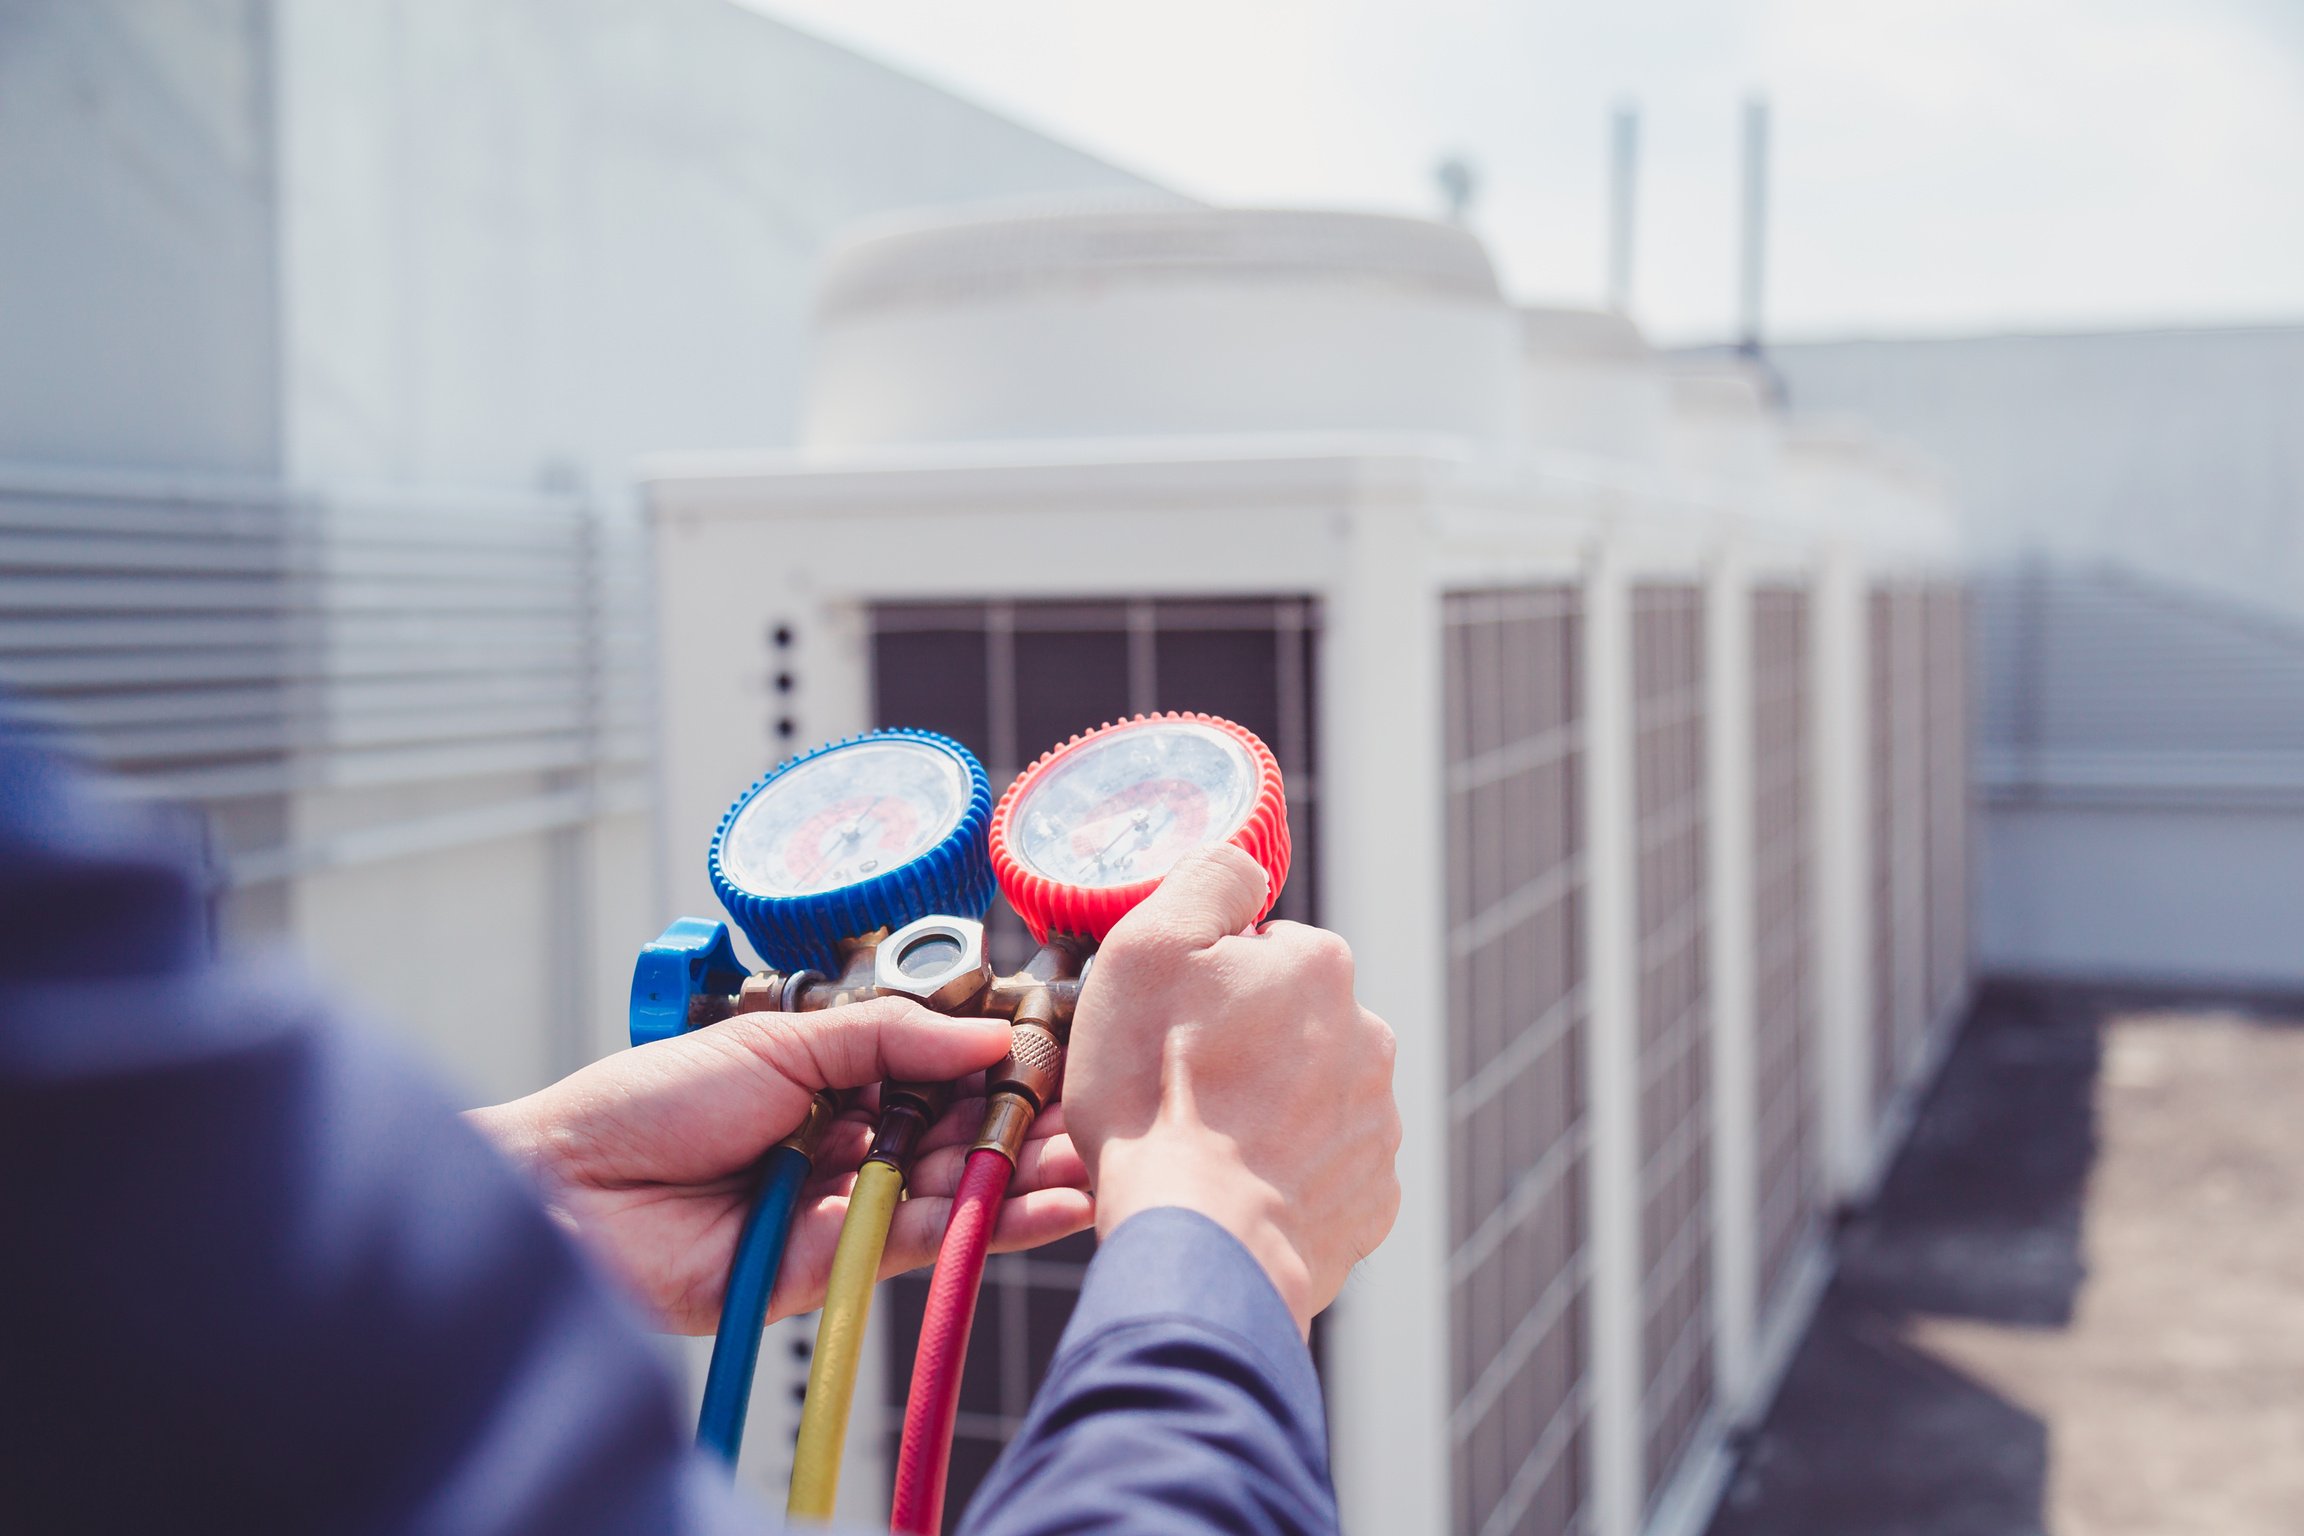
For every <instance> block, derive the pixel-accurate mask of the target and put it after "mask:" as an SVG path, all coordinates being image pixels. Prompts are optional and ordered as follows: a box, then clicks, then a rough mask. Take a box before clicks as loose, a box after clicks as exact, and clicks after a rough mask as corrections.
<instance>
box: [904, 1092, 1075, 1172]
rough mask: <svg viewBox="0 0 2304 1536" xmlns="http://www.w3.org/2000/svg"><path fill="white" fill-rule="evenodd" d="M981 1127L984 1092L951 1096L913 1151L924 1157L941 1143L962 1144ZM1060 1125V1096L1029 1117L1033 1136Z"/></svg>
mask: <svg viewBox="0 0 2304 1536" xmlns="http://www.w3.org/2000/svg"><path fill="white" fill-rule="evenodd" d="M983 1129H984V1096H983V1095H982V1094H977V1095H976V1096H974V1097H972V1098H966V1099H957V1100H954V1101H953V1104H952V1107H951V1108H950V1109H948V1110H946V1111H945V1113H944V1117H943V1118H942V1119H941V1120H938V1121H937V1122H936V1123H935V1124H934V1125H933V1126H930V1127H929V1128H928V1134H927V1135H925V1136H923V1137H921V1138H920V1147H919V1151H918V1153H917V1155H918V1156H920V1157H926V1156H927V1155H928V1154H929V1153H931V1152H935V1151H939V1150H941V1149H942V1148H945V1147H965V1146H967V1145H969V1144H970V1143H972V1142H974V1141H975V1140H976V1136H977V1133H978V1132H980V1131H981V1130H983ZM1063 1129H1064V1103H1063V1101H1062V1100H1061V1099H1059V1100H1058V1101H1057V1102H1055V1103H1054V1104H1051V1105H1049V1106H1048V1107H1047V1108H1046V1109H1044V1110H1042V1111H1040V1113H1039V1114H1038V1115H1036V1116H1034V1117H1033V1120H1032V1134H1033V1135H1035V1136H1053V1135H1055V1134H1056V1133H1057V1132H1058V1131H1061V1130H1063Z"/></svg>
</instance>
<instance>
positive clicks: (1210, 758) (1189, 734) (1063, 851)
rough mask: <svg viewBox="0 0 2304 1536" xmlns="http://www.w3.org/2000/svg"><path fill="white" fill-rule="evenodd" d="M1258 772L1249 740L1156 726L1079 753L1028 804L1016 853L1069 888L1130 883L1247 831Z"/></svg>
mask: <svg viewBox="0 0 2304 1536" xmlns="http://www.w3.org/2000/svg"><path fill="white" fill-rule="evenodd" d="M1255 799H1256V765H1255V764H1254V763H1253V762H1252V761H1250V759H1249V756H1248V751H1247V749H1246V748H1245V747H1243V746H1242V745H1241V744H1240V742H1239V741H1238V740H1237V739H1236V738H1234V737H1232V736H1230V735H1228V734H1226V733H1225V732H1223V731H1218V730H1211V729H1210V728H1209V727H1207V726H1205V725H1200V724H1198V723H1196V722H1193V721H1189V720H1147V721H1145V722H1143V723H1142V724H1140V725H1133V726H1123V727H1121V728H1120V729H1117V730H1113V731H1110V732H1107V733H1105V734H1103V735H1099V736H1097V737H1095V738H1093V739H1091V740H1089V741H1086V742H1083V743H1081V744H1080V745H1079V746H1077V747H1074V748H1072V749H1071V750H1070V751H1068V752H1066V753H1064V754H1063V755H1062V756H1060V757H1058V758H1056V759H1055V760H1053V761H1052V762H1050V763H1049V764H1048V766H1047V767H1045V768H1043V769H1042V770H1041V771H1040V776H1039V777H1038V778H1037V779H1035V780H1034V781H1033V782H1032V783H1031V784H1030V785H1028V786H1027V787H1026V789H1025V791H1024V794H1023V797H1022V798H1021V799H1020V800H1018V802H1017V804H1016V810H1015V813H1014V820H1013V822H1012V826H1013V828H1014V831H1013V833H1012V837H1013V849H1014V852H1015V856H1016V858H1017V860H1018V861H1019V862H1020V863H1022V864H1023V865H1024V867H1025V868H1027V869H1029V870H1030V871H1032V872H1033V873H1034V874H1037V875H1040V876H1042V877H1043V878H1046V879H1049V880H1053V881H1056V882H1057V883H1058V884H1061V885H1070V886H1081V887H1087V888H1091V889H1095V888H1101V887H1106V886H1115V885H1130V884H1133V883H1135V882H1136V881H1139V880H1154V879H1158V878H1159V877H1160V876H1162V875H1164V874H1166V873H1167V872H1168V870H1169V868H1170V867H1171V866H1172V865H1174V864H1175V862H1176V861H1177V860H1178V859H1181V858H1182V857H1184V855H1185V854H1187V853H1190V852H1191V851H1192V850H1193V849H1195V848H1199V847H1202V846H1204V845H1206V844H1209V843H1220V842H1223V841H1224V840H1225V839H1226V838H1229V837H1230V836H1231V835H1232V834H1233V833H1235V832H1237V831H1239V830H1240V828H1241V826H1242V824H1243V823H1245V822H1246V821H1247V819H1248V815H1249V812H1250V811H1251V810H1252V809H1254V806H1255Z"/></svg>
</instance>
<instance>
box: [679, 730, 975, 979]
mask: <svg viewBox="0 0 2304 1536" xmlns="http://www.w3.org/2000/svg"><path fill="white" fill-rule="evenodd" d="M991 819H992V786H991V782H990V781H989V780H988V779H986V778H985V776H984V766H983V764H981V763H979V762H977V761H976V758H975V756H974V754H972V753H971V752H969V750H968V749H967V748H966V747H963V746H961V745H960V744H959V743H958V742H956V741H953V740H950V739H949V738H947V737H943V736H939V735H937V734H936V733H934V732H933V731H874V732H872V733H870V734H869V735H865V736H854V737H850V738H849V739H848V740H846V741H838V742H834V743H833V744H832V745H830V746H827V747H818V748H817V749H816V750H815V751H813V752H805V753H802V754H801V755H800V756H798V757H796V758H794V759H792V760H791V761H790V762H788V763H786V764H784V765H783V766H782V767H780V768H777V769H776V770H775V771H774V772H772V773H770V774H768V775H767V776H766V777H765V778H763V779H761V780H760V782H759V783H757V784H754V785H753V786H752V787H751V788H750V789H748V790H746V791H745V792H744V793H743V794H742V795H740V796H739V797H737V801H736V803H735V804H734V805H733V806H731V807H730V808H729V810H728V814H727V815H726V816H724V817H722V818H721V819H720V830H719V831H717V832H716V833H714V834H713V836H712V852H711V858H710V867H711V872H712V888H713V889H714V890H715V891H717V892H718V893H719V896H720V902H721V904H722V905H723V906H725V907H726V908H727V909H728V915H729V916H730V917H732V918H734V919H735V920H736V925H737V926H738V927H739V928H742V929H743V930H744V936H745V937H746V938H747V939H750V940H751V941H752V948H753V949H754V951H756V952H757V953H758V954H759V956H760V958H761V959H762V960H764V961H766V962H767V963H768V964H769V965H771V966H774V967H776V968H777V969H779V970H786V971H791V970H801V969H812V970H819V971H824V972H827V973H830V972H834V971H837V969H838V968H839V943H840V940H842V939H844V938H851V937H854V936H855V935H858V934H863V933H870V932H871V931H872V930H873V929H875V928H894V927H899V926H901V925H903V924H905V923H908V922H911V921H912V920H913V919H914V918H919V917H926V916H928V915H930V914H931V913H942V914H946V915H949V916H953V917H980V916H982V915H983V912H984V909H985V908H986V907H987V906H989V905H991V902H992V863H991V855H990V853H989V851H988V849H987V846H986V842H985V831H986V828H987V827H988V826H989V824H990V822H991Z"/></svg>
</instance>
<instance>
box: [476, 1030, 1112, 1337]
mask: <svg viewBox="0 0 2304 1536" xmlns="http://www.w3.org/2000/svg"><path fill="white" fill-rule="evenodd" d="M1007 1050H1008V1026H1007V1025H1006V1024H1005V1023H1004V1022H1002V1021H1000V1020H998V1019H954V1018H946V1017H944V1016H942V1015H940V1014H935V1013H931V1012H929V1011H928V1010H927V1009H925V1008H922V1007H921V1006H919V1005H918V1004H917V1003H913V1002H909V1001H906V1000H905V999H902V998H892V997H885V998H879V999H877V1000H875V1001H872V1002H868V1003H858V1004H855V1005H853V1006H851V1007H846V1008H832V1009H826V1010H824V1011H823V1012H820V1013H803V1014H784V1013H757V1014H746V1015H743V1016H740V1017H737V1018H733V1019H728V1020H724V1021H723V1022H721V1023H718V1024H714V1025H711V1026H710V1027H708V1028H704V1029H698V1030H693V1031H691V1032H689V1033H687V1034H685V1035H681V1036H679V1037H678V1038H676V1039H671V1040H664V1041H659V1042H657V1043H655V1044H652V1045H646V1046H642V1047H640V1048H639V1049H637V1050H630V1051H619V1052H617V1053H616V1054H615V1055H613V1056H610V1057H607V1058H606V1059H604V1060H601V1061H597V1062H594V1063H593V1064H592V1065H591V1066H589V1067H586V1068H584V1069H583V1070H582V1071H580V1072H576V1073H573V1074H571V1075H570V1076H568V1077H566V1078H563V1079H562V1080H561V1081H559V1082H557V1083H554V1084H553V1085H552V1086H551V1087H549V1088H546V1089H544V1090H543V1091H541V1092H539V1093H534V1094H531V1095H529V1096H528V1097H527V1098H524V1099H518V1100H515V1101H513V1102H512V1103H510V1104H503V1105H499V1106H497V1107H495V1108H493V1109H478V1110H474V1111H472V1113H471V1116H470V1118H471V1119H472V1121H473V1122H474V1123H475V1124H477V1125H478V1126H479V1127H480V1128H481V1130H482V1131H484V1132H485V1133H486V1134H487V1135H488V1136H489V1137H490V1138H491V1139H493V1140H494V1141H495V1142H496V1143H497V1145H498V1146H500V1147H502V1148H503V1149H504V1150H505V1151H506V1152H508V1153H509V1154H511V1156H512V1158H513V1159H514V1161H516V1162H519V1163H521V1164H523V1165H524V1166H526V1167H527V1168H528V1169H529V1170H530V1171H531V1173H532V1174H533V1175H534V1176H535V1177H536V1179H537V1181H538V1182H539V1183H540V1184H541V1185H542V1186H543V1189H544V1193H545V1199H546V1202H547V1203H548V1205H549V1206H550V1208H551V1211H552V1214H553V1216H554V1217H555V1218H556V1219H557V1220H558V1221H559V1222H560V1223H561V1224H562V1225H563V1226H565V1227H567V1228H568V1229H569V1230H570V1231H572V1232H574V1233H575V1234H576V1236H577V1237H578V1238H580V1239H581V1240H582V1241H583V1242H584V1243H585V1244H586V1245H587V1246H589V1247H590V1248H591V1249H592V1251H593V1252H594V1253H596V1254H598V1255H599V1256H600V1257H602V1258H603V1259H605V1260H606V1261H607V1263H608V1264H609V1265H610V1266H611V1267H612V1268H613V1269H615V1270H616V1271H617V1272H618V1273H620V1274H621V1275H622V1276H623V1277H624V1278H625V1280H626V1281H627V1283H629V1284H630V1285H631V1286H632V1287H633V1288H634V1289H635V1290H637V1291H638V1292H639V1294H640V1296H641V1297H642V1298H643V1299H644V1300H646V1301H647V1302H648V1303H649V1304H650V1305H652V1306H653V1307H654V1308H655V1310H656V1311H657V1313H658V1314H659V1316H660V1317H661V1319H662V1321H663V1325H664V1326H665V1327H666V1328H668V1329H670V1330H671V1331H673V1332H675V1333H710V1332H711V1331H712V1329H713V1327H714V1325H715V1324H716V1323H717V1322H718V1320H719V1316H720V1294H721V1289H722V1287H723V1285H724V1284H725V1282H726V1280H727V1274H728V1261H729V1258H730V1256H731V1255H732V1254H733V1253H734V1251H735V1247H736V1234H737V1233H738V1231H739V1230H740V1229H741V1228H742V1227H743V1224H744V1213H745V1208H746V1205H747V1203H748V1201H749V1199H750V1196H751V1193H752V1189H753V1184H754V1180H753V1178H752V1167H753V1165H754V1164H755V1163H757V1162H758V1161H759V1160H760V1157H761V1154H762V1153H764V1152H766V1151H767V1150H768V1148H770V1147H772V1146H774V1145H775V1144H776V1143H777V1142H778V1141H781V1140H782V1139H783V1138H784V1137H786V1136H788V1135H790V1134H791V1133H792V1131H793V1130H794V1129H795V1128H796V1127H797V1126H798V1125H799V1124H800V1121H801V1117H802V1116H803V1115H804V1114H805V1113H806V1112H807V1108H808V1100H809V1097H810V1096H811V1095H812V1094H814V1093H815V1091H816V1090H817V1089H819V1088H869V1087H870V1086H871V1085H874V1084H877V1083H878V1082H880V1080H881V1079H883V1078H887V1077H895V1078H900V1079H910V1080H915V1081H930V1082H934V1081H944V1080H947V1079H961V1078H966V1077H968V1076H969V1075H970V1074H972V1073H981V1072H982V1070H983V1069H984V1068H986V1067H989V1066H992V1065H994V1064H995V1063H997V1062H998V1061H999V1060H1000V1058H1001V1057H1002V1056H1003V1055H1005V1054H1006V1053H1007ZM974 1091H975V1092H976V1093H978V1094H981V1092H982V1087H981V1085H980V1084H979V1085H977V1086H976V1088H975V1089H974ZM858 1100H859V1102H858V1103H856V1104H855V1105H853V1106H851V1107H850V1108H849V1109H848V1110H847V1112H845V1113H844V1114H842V1115H841V1116H840V1118H839V1119H838V1120H837V1121H835V1122H834V1123H833V1125H832V1126H831V1127H830V1129H829V1130H827V1132H826V1133H825V1136H824V1140H823V1142H822V1144H821V1145H820V1146H819V1147H818V1148H817V1152H816V1172H815V1175H814V1177H813V1178H812V1179H811V1180H810V1182H809V1185H808V1187H807V1189H806V1190H805V1191H804V1192H803V1193H802V1195H801V1200H800V1208H799V1210H798V1212H797V1213H796V1215H795V1217H794V1220H793V1225H792V1238H791V1246H790V1247H789V1248H787V1249H786V1250H785V1256H784V1266H783V1268H782V1269H781V1270H780V1271H779V1272H778V1274H777V1276H776V1291H775V1295H774V1296H773V1297H772V1298H771V1300H770V1302H769V1315H770V1316H771V1317H788V1316H791V1315H792V1314H793V1313H796V1312H805V1311H808V1310H809V1309H810V1308H813V1307H816V1306H819V1305H821V1304H822V1302H823V1300H824V1281H825V1277H826V1275H827V1274H828V1273H829V1272H830V1270H831V1267H832V1249H833V1246H834V1244H835V1243H836V1242H837V1241H838V1239H839V1233H840V1219H841V1217H842V1215H843V1214H845V1212H846V1211H847V1208H848V1199H847V1196H848V1190H849V1188H850V1187H851V1186H852V1185H853V1184H854V1183H855V1177H856V1168H857V1165H858V1164H859V1163H861V1162H862V1161H863V1158H864V1153H865V1151H866V1149H867V1147H868V1146H869V1144H870V1141H871V1106H872V1104H873V1103H874V1101H875V1095H873V1094H871V1093H869V1092H867V1093H864V1094H861V1095H858ZM982 1111H983V1100H982V1099H981V1098H980V1097H978V1098H965V1097H964V1098H960V1099H958V1100H956V1102H955V1103H954V1104H953V1106H952V1107H951V1109H950V1110H948V1111H947V1112H946V1113H945V1115H944V1118H943V1119H942V1120H941V1121H939V1122H938V1123H937V1125H936V1127H935V1129H934V1130H933V1131H932V1132H931V1133H930V1134H929V1135H928V1136H927V1137H926V1138H925V1139H924V1141H923V1144H922V1145H923V1151H922V1153H921V1155H920V1157H919V1159H918V1160H917V1161H916V1162H915V1163H914V1164H913V1166H912V1170H911V1176H910V1178H909V1180H908V1181H907V1187H908V1189H909V1191H910V1196H909V1198H907V1199H906V1200H905V1201H904V1203H903V1204H901V1205H899V1206H898V1207H897V1208H896V1220H895V1224H894V1226H893V1227H891V1228H890V1230H889V1233H888V1249H887V1254H886V1256H885V1257H884V1258H883V1259H882V1260H881V1264H880V1272H881V1274H882V1275H883V1276H887V1275H893V1274H898V1273H900V1272H902V1271H904V1270H907V1269H917V1268H919V1267H920V1266H922V1265H924V1264H927V1263H929V1262H931V1261H932V1260H934V1258H935V1257H936V1247H937V1244H938V1243H939V1242H940V1241H941V1240H942V1238H943V1235H944V1220H945V1217H946V1216H947V1215H948V1214H950V1212H951V1209H952V1191H953V1189H954V1187H955V1186H956V1185H957V1184H958V1183H959V1181H960V1164H961V1161H962V1159H963V1158H964V1157H965V1155H966V1153H967V1150H968V1149H967V1143H968V1141H969V1140H970V1139H972V1138H973V1136H974V1134H975V1129H976V1122H977V1119H978V1117H979V1116H980V1115H981V1113H982ZM1086 1190H1087V1170H1086V1169H1085V1168H1084V1167H1083V1166H1082V1164H1081V1161H1080V1158H1079V1155H1078V1154H1077V1153H1076V1152H1074V1150H1073V1148H1072V1141H1071V1138H1070V1137H1068V1136H1066V1135H1065V1134H1064V1116H1063V1112H1062V1110H1061V1108H1057V1109H1052V1110H1051V1111H1050V1112H1049V1113H1047V1114H1045V1115H1042V1116H1041V1117H1040V1119H1039V1120H1038V1122H1037V1123H1036V1124H1034V1126H1033V1127H1032V1139H1031V1141H1030V1142H1029V1143H1027V1144H1026V1146H1025V1148H1024V1155H1023V1157H1022V1159H1021V1160H1020V1162H1019V1164H1018V1167H1017V1169H1016V1182H1015V1184H1014V1186H1013V1189H1012V1192H1011V1193H1010V1195H1009V1197H1008V1200H1007V1203H1006V1204H1005V1205H1004V1206H1002V1208H1001V1211H1000V1222H999V1226H998V1228H997V1229H996V1230H995V1232H994V1234H993V1247H994V1248H995V1249H996V1250H999V1251H1002V1252H1006V1251H1010V1250H1013V1249H1018V1248H1033V1247H1037V1246H1039V1245H1040V1244H1042V1243H1047V1242H1052V1241H1054V1240H1055V1239H1057V1238H1059V1237H1064V1236H1068V1235H1069V1234H1071V1233H1074V1232H1077V1231H1080V1230H1081V1229H1082V1228H1084V1227H1086V1226H1087V1225H1088V1223H1089V1221H1090V1220H1091V1219H1092V1217H1093V1207H1092V1205H1091V1203H1090V1201H1089V1198H1088V1195H1087V1192H1086Z"/></svg>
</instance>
